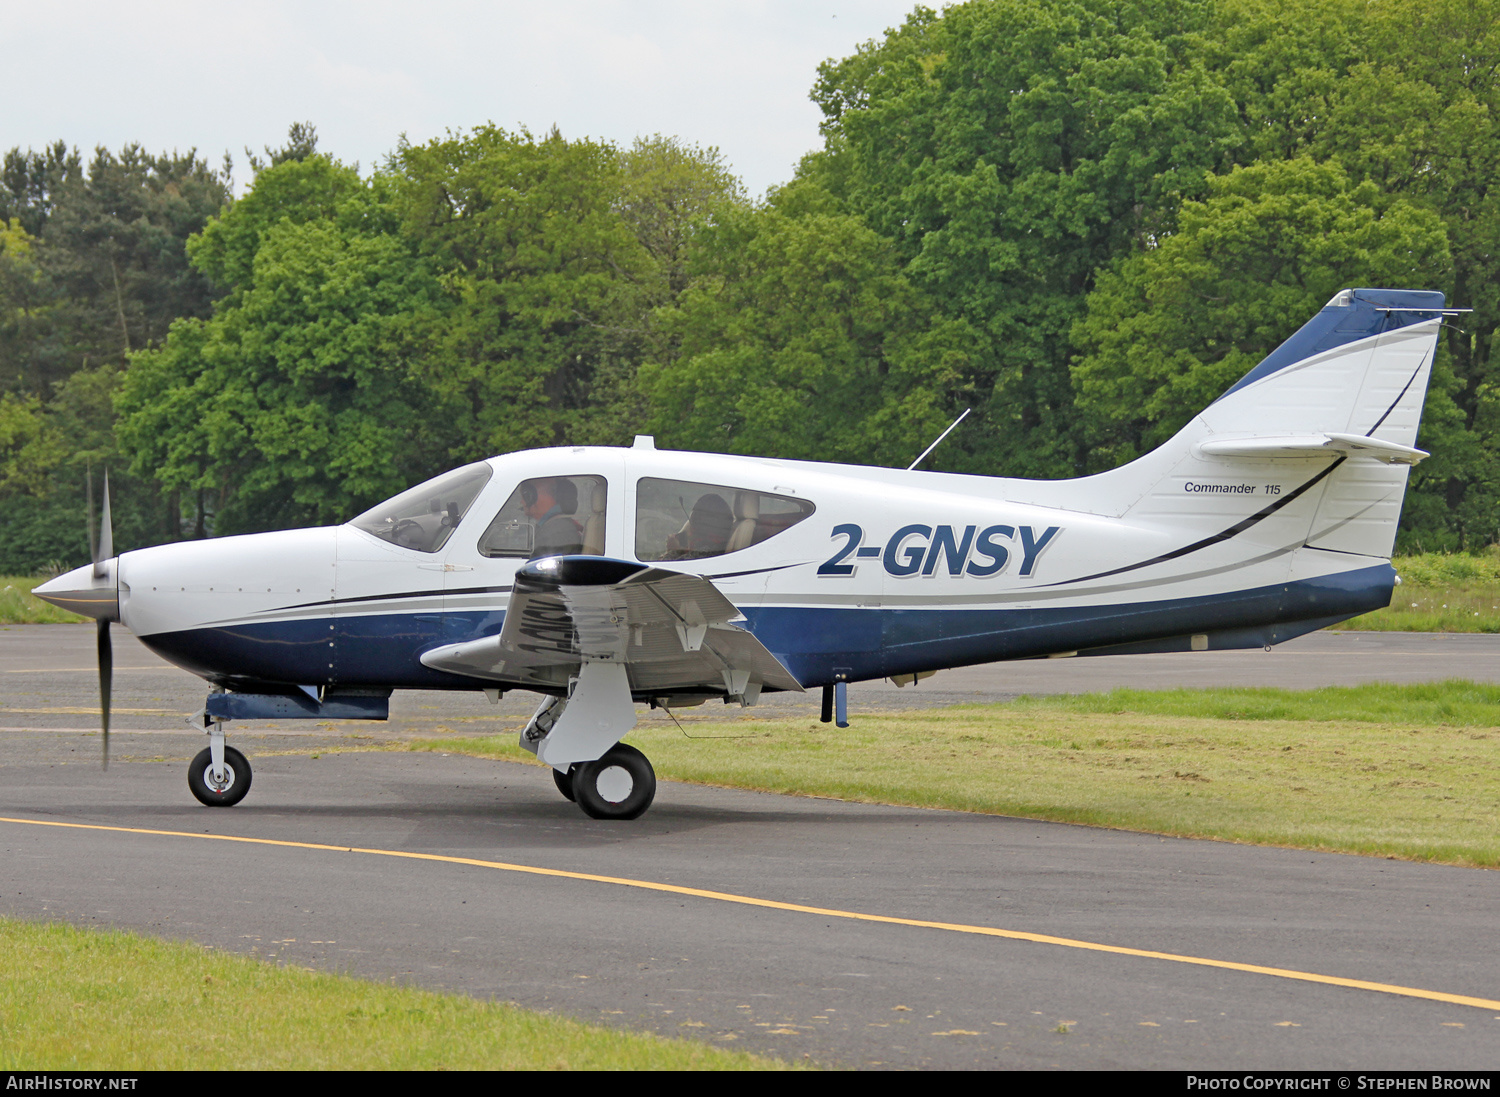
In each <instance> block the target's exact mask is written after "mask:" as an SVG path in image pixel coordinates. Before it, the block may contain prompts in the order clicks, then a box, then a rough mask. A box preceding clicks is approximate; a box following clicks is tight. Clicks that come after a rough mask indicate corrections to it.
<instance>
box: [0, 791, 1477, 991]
mask: <svg viewBox="0 0 1500 1097" xmlns="http://www.w3.org/2000/svg"><path fill="white" fill-rule="evenodd" d="M0 823H15V824H18V825H23V826H35V827H63V828H65V829H69V830H98V831H109V832H113V833H117V834H149V835H155V836H158V837H164V838H197V839H207V840H209V841H214V842H243V843H246V844H249V845H257V846H281V847H284V848H288V849H310V850H322V851H326V852H328V853H363V854H367V855H369V856H373V857H400V858H404V859H406V860H410V861H439V862H442V863H445V864H450V865H471V866H473V867H475V868H489V869H497V870H499V871H501V872H520V873H525V874H528V875H531V876H552V877H556V878H558V879H562V880H585V881H588V882H590V883H595V884H614V885H616V886H618V887H630V888H640V889H642V890H644V891H664V892H668V893H670V894H673V895H690V896H692V897H694V898H697V899H713V900H716V901H718V902H721V903H736V904H738V905H740V906H747V907H765V908H767V909H770V910H786V911H792V912H794V913H797V914H816V915H818V916H819V917H821V918H843V919H848V920H851V921H856V922H877V923H881V924H884V925H893V926H914V927H916V928H918V929H940V930H946V931H947V932H949V933H971V934H975V935H977V936H980V937H1002V938H1005V939H1006V940H1011V941H1030V942H1032V943H1034V944H1039V945H1058V946H1060V947H1063V948H1078V949H1085V950H1087V951H1089V952H1108V953H1113V954H1115V955H1117V956H1136V957H1139V958H1141V959H1146V960H1171V961H1172V962H1174V963H1178V964H1195V965H1197V966H1198V967H1212V968H1223V969H1225V970H1228V971H1243V972H1248V973H1250V974H1252V975H1272V976H1275V977H1277V978H1279V979H1296V980H1298V981H1299V982H1303V983H1323V984H1325V985H1327V986H1335V987H1348V988H1350V989H1352V990H1371V991H1375V992H1377V993H1380V994H1397V995H1401V996H1402V997H1405V998H1425V999H1427V1000H1428V1001H1432V1002H1447V1003H1449V1004H1450V1005H1458V1006H1474V1007H1475V1008H1477V1009H1488V1010H1500V1001H1495V1000H1493V999H1490V998H1472V997H1469V996H1468V995H1465V994H1446V993H1444V992H1443V991H1440V990H1423V989H1421V988H1420V987H1403V986H1398V985H1396V984H1394V983H1374V982H1370V981H1368V980H1365V979H1345V978H1343V977H1342V976H1338V975H1319V974H1317V973H1316V972H1311V971H1295V970H1293V969H1291V968H1279V967H1265V966H1263V965H1260V964H1241V963H1236V962H1235V961H1233V960H1214V959H1211V958H1209V957H1205V956H1184V955H1181V954H1179V953H1175V952H1155V951H1153V950H1151V949H1141V948H1125V947H1124V946H1122V945H1105V944H1100V943H1099V942H1097V941H1080V940H1077V939H1075V938H1072V937H1053V936H1051V935H1050V934H1045V933H1026V932H1024V931H1022V930H1016V929H997V928H995V927H993V926H971V925H965V924H964V923H962V922H932V921H926V920H924V919H919V918H895V917H892V916H890V915H887V914H864V913H861V912H859V911H853V910H837V909H834V908H831V907H814V906H807V905H805V904H803V903H783V902H780V901H779V900H776V899H758V898H756V897H755V896H753V895H736V894H734V893H733V892H727V891H708V890H706V889H704V888H692V887H683V886H682V885H680V884H663V883H658V882H656V881H654V880H635V879H631V878H630V877H628V876H600V875H598V874H596V873H592V872H570V871H568V870H566V869H558V868H541V867H540V866H537V865H516V864H510V863H508V862H505V861H482V860H479V859H478V858H474V857H450V856H447V855H446V854H441V853H413V852H410V851H408V850H402V849H364V848H361V847H359V846H330V845H323V844H321V843H317V842H288V841H283V840H281V839H277V838H246V837H242V836H240V835H235V834H194V833H192V832H190V831H184V830H151V829H148V828H146V827H111V826H102V825H99V824H96V823H62V822H56V821H54V820H49V819H11V818H6V817H4V816H0Z"/></svg>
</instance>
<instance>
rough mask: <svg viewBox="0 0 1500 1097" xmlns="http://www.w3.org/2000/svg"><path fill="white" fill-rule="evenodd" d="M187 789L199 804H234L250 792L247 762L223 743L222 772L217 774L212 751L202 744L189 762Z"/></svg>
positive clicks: (230, 805)
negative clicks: (200, 748) (202, 746)
mask: <svg viewBox="0 0 1500 1097" xmlns="http://www.w3.org/2000/svg"><path fill="white" fill-rule="evenodd" d="M188 788H190V789H191V790H192V792H193V795H194V796H196V797H197V798H198V802H199V803H200V804H205V805H207V806H208V807H211V808H227V807H233V806H234V805H235V804H237V803H239V802H240V801H241V800H243V799H244V798H245V793H247V792H249V791H250V763H249V762H248V761H246V760H245V756H244V755H243V754H241V753H240V752H239V751H237V750H235V749H234V748H233V747H229V746H226V747H225V748H224V768H223V771H222V772H221V773H219V774H217V775H216V774H215V773H214V760H213V752H212V751H211V750H209V749H208V748H207V747H204V748H203V749H202V750H200V751H199V752H198V754H197V756H196V757H194V759H193V760H192V762H191V763H189V764H188Z"/></svg>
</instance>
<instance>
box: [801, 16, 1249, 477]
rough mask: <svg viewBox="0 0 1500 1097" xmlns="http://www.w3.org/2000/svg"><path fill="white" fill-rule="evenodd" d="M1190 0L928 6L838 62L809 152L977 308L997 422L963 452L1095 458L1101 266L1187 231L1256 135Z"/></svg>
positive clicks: (965, 440)
mask: <svg viewBox="0 0 1500 1097" xmlns="http://www.w3.org/2000/svg"><path fill="white" fill-rule="evenodd" d="M1209 12H1210V7H1209V5H1208V4H1207V3H1198V2H1193V0H1180V2H1178V0H1160V2H1157V3H1151V4H1129V5H1126V4H1118V3H1112V2H1107V0H998V2H994V3H984V4H979V3H971V4H967V5H963V6H960V7H953V8H949V9H947V10H945V11H944V13H943V15H942V17H941V18H933V16H932V15H931V13H930V12H925V11H918V13H917V14H916V15H914V16H913V17H912V18H911V19H910V20H908V22H907V24H906V25H905V26H904V27H903V28H901V29H900V30H899V31H896V32H893V33H891V34H888V35H887V37H886V40H885V42H883V43H881V44H878V45H871V46H869V47H866V48H865V49H864V50H862V51H861V52H860V53H859V54H857V55H856V56H855V57H854V58H851V59H849V60H848V61H845V62H842V63H839V64H830V65H826V66H825V67H824V68H823V69H822V70H821V79H820V81H819V83H818V85H817V88H816V89H815V93H814V94H815V98H816V99H817V100H818V102H819V105H820V106H821V107H822V109H823V111H824V114H825V126H824V129H825V134H826V135H827V149H826V152H825V155H824V156H823V157H821V158H818V159H816V160H814V161H811V162H809V165H808V166H809V169H810V170H812V171H815V172H818V173H820V178H821V181H823V182H824V184H825V186H826V187H827V188H828V189H829V190H830V191H832V192H833V193H835V194H836V195H837V196H838V197H839V198H840V199H842V200H843V201H844V202H845V203H846V204H847V207H848V209H849V210H851V211H852V212H854V213H856V214H858V215H860V216H862V217H863V218H864V219H865V221H866V223H867V224H868V225H869V226H870V227H871V228H872V229H874V230H875V231H876V232H877V233H879V234H880V235H882V236H884V237H886V238H887V239H890V240H891V241H893V243H894V245H895V246H896V248H897V249H898V253H899V254H900V255H901V256H902V257H903V259H904V260H905V261H906V272H907V274H908V275H909V277H910V278H911V279H912V280H913V282H914V284H916V285H918V286H919V287H920V288H922V289H923V290H924V291H925V292H927V293H928V294H930V295H931V297H932V298H933V299H934V300H937V301H940V302H942V303H943V307H944V310H945V311H946V312H947V313H948V315H949V316H951V317H952V318H953V319H955V320H957V321H959V322H961V323H962V324H963V325H964V326H965V328H966V329H967V332H968V338H969V340H970V341H971V343H972V345H973V347H974V353H973V355H972V356H971V358H970V362H969V366H968V373H967V376H966V383H967V386H968V387H969V388H970V389H972V390H973V391H974V392H975V393H977V394H980V399H981V410H983V411H984V412H985V413H986V417H987V419H988V422H987V423H984V422H982V423H981V424H979V425H978V426H977V428H976V429H974V430H972V431H971V430H966V431H965V432H964V434H963V435H962V437H961V439H960V440H956V445H955V446H954V447H953V448H951V449H949V450H948V451H947V452H946V454H945V460H946V461H947V462H949V463H950V466H951V467H960V468H966V469H975V470H984V471H990V472H1000V471H1006V472H1011V473H1017V474H1032V475H1037V474H1040V475H1058V474H1065V473H1067V472H1069V471H1072V470H1074V469H1076V468H1077V467H1079V465H1080V463H1081V461H1082V449H1081V446H1080V443H1081V439H1080V438H1079V437H1078V436H1077V434H1076V433H1075V432H1074V430H1073V423H1072V420H1073V416H1072V388H1071V385H1070V382H1069V378H1068V361H1069V358H1070V356H1071V345H1070V342H1069V331H1070V328H1071V326H1072V324H1073V322H1074V321H1075V320H1076V319H1077V318H1078V317H1079V316H1080V315H1081V312H1082V302H1083V299H1084V296H1085V295H1086V294H1087V293H1088V292H1089V290H1090V289H1092V287H1093V281H1094V278H1095V274H1096V271H1098V270H1099V269H1101V268H1102V267H1104V266H1106V265H1107V264H1108V263H1109V262H1110V261H1111V260H1113V259H1114V258H1116V257H1117V256H1119V255H1120V254H1122V253H1124V252H1125V251H1127V250H1129V249H1130V248H1131V247H1132V246H1134V245H1136V244H1137V243H1139V242H1140V241H1143V240H1145V239H1149V238H1151V237H1152V236H1153V235H1159V234H1162V233H1165V232H1168V231H1170V229H1171V226H1172V223H1173V217H1174V215H1175V210H1176V208H1177V205H1178V204H1179V202H1180V201H1181V199H1182V198H1183V197H1194V196H1197V195H1200V194H1201V193H1202V189H1203V185H1204V179H1205V177H1206V175H1207V173H1208V172H1209V171H1211V170H1214V169H1216V168H1220V167H1222V166H1223V165H1224V164H1226V163H1228V162H1229V157H1230V154H1231V152H1232V151H1233V150H1234V149H1235V148H1236V147H1237V146H1238V145H1239V143H1240V142H1241V140H1242V137H1241V130H1240V123H1239V120H1238V118H1237V115H1236V110H1235V104H1234V103H1233V101H1232V100H1231V98H1230V96H1229V95H1228V93H1227V92H1226V91H1225V90H1224V89H1223V88H1222V86H1221V85H1220V84H1219V83H1217V82H1216V80H1215V79H1214V77H1213V75H1212V74H1211V73H1209V72H1207V71H1206V70H1205V68H1204V66H1203V64H1202V61H1201V58H1200V56H1199V53H1198V49H1197V47H1198V43H1199V41H1200V38H1201V34H1202V32H1203V30H1204V28H1205V27H1206V26H1207V24H1208V15H1209Z"/></svg>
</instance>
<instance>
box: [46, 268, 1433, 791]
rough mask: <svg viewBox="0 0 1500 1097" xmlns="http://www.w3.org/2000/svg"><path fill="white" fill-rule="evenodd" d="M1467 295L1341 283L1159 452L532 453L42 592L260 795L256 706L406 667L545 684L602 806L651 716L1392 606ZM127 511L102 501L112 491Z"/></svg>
mask: <svg viewBox="0 0 1500 1097" xmlns="http://www.w3.org/2000/svg"><path fill="white" fill-rule="evenodd" d="M1444 315H1445V309H1444V301H1443V296H1442V294H1440V293H1435V292H1427V291H1413V290H1376V289H1353V290H1344V291H1343V292H1341V293H1339V294H1338V295H1337V296H1335V297H1334V298H1333V299H1332V300H1331V301H1329V302H1328V304H1327V305H1326V306H1325V307H1324V308H1323V309H1322V310H1321V311H1320V312H1319V313H1318V314H1317V315H1316V316H1314V317H1313V318H1312V319H1311V320H1310V321H1309V322H1308V323H1306V324H1305V325H1303V327H1302V328H1301V329H1300V330H1298V331H1297V332H1296V333H1295V334H1294V335H1292V336H1291V337H1290V338H1289V339H1288V340H1287V341H1286V342H1285V343H1283V344H1282V345H1281V346H1280V347H1279V348H1277V350H1276V351H1274V352H1273V353H1272V354H1271V355H1269V356H1268V357H1267V358H1266V359H1265V360H1264V361H1263V362H1261V363H1260V364H1259V365H1258V366H1256V367H1255V368H1254V369H1252V370H1251V371H1250V372H1249V373H1247V374H1246V375H1245V376H1244V377H1243V378H1241V379H1240V380H1239V381H1238V382H1237V383H1235V384H1234V385H1233V386H1232V387H1231V388H1230V389H1229V390H1228V391H1227V392H1225V393H1224V394H1223V395H1222V396H1220V397H1219V398H1218V399H1217V400H1215V401H1214V402H1213V403H1212V404H1210V405H1209V406H1208V407H1207V408H1205V409H1204V410H1203V411H1202V412H1200V413H1199V414H1198V415H1197V416H1195V417H1194V418H1193V420H1192V421H1191V422H1189V423H1188V424H1187V426H1185V427H1183V428H1182V430H1181V431H1179V432H1178V434H1177V435H1176V436H1175V437H1174V438H1172V439H1171V440H1170V441H1169V442H1167V443H1166V444H1164V445H1163V446H1161V447H1160V448H1159V449H1157V450H1155V451H1154V452H1152V453H1149V454H1147V455H1145V456H1144V457H1141V458H1140V459H1138V460H1136V461H1133V462H1131V463H1130V464H1127V465H1124V466H1122V467H1120V468H1117V469H1114V470H1112V471H1110V472H1104V473H1100V474H1098V475H1095V476H1086V477H1082V478H1080V479H1074V480H1059V481H1029V480H1014V479H1003V478H992V477H984V476H964V475H955V474H949V473H938V472H920V471H913V470H911V469H906V470H900V469H887V468H868V467H859V466H850V465H832V464H820V463H815V462H808V461H782V460H769V459H761V458H753V457H731V456H718V455H712V454H704V453H689V452H673V451H665V450H658V449H656V448H655V446H654V444H653V442H652V440H651V439H650V438H646V437H641V438H637V439H636V443H635V445H634V446H633V447H631V448H628V449H615V448H594V447H582V446H579V447H573V448H568V447H564V448H557V449H543V450H529V451H525V452H520V453H511V454H507V455H505V456H502V457H493V458H491V459H489V460H487V461H481V462H478V463H476V464H472V465H467V466H465V467H463V468H460V469H457V470H454V471H453V472H449V473H447V474H446V475H443V476H439V477H438V478H436V479H434V480H430V481H428V482H426V483H424V484H420V485H418V486H417V487H414V488H412V489H410V490H409V491H406V492H403V493H402V494H400V495H397V496H396V497H394V498H392V499H389V500H387V501H385V502H383V503H381V504H380V505H379V506H376V507H373V508H371V509H370V510H368V511H366V512H365V513H364V514H362V515H360V516H359V517H357V518H355V519H354V520H353V521H351V522H349V523H347V524H345V525H342V526H333V527H325V528H318V529H302V530H289V531H281V532H273V533H260V534H253V535H249V536H241V537H224V538H219V539H214V540H206V541H185V542H181V543H178V544H170V545H162V546H158V547H155V548H148V549H140V550H137V551H134V552H125V553H121V554H120V555H118V556H114V555H112V550H111V548H110V544H109V533H108V522H107V520H106V522H105V523H104V530H103V532H102V535H101V537H100V542H101V544H100V547H99V549H98V550H97V551H96V553H95V557H96V559H95V562H94V563H93V564H92V565H86V566H84V567H82V568H78V569H76V570H74V571H71V572H69V573H67V574H65V575H62V576H59V577H58V578H56V579H54V580H52V581H50V582H48V583H46V584H45V585H43V586H41V587H38V588H37V590H36V594H37V595H38V596H39V597H41V598H44V599H46V600H47V601H49V602H52V603H54V604H56V605H58V606H62V607H64V608H67V609H72V610H76V611H77V612H80V613H83V614H86V615H88V616H90V617H93V618H95V619H96V620H97V621H98V628H99V637H100V668H101V690H102V694H103V697H102V700H103V711H104V721H105V734H106V740H105V750H106V759H107V752H108V740H107V735H108V704H109V665H110V654H109V635H108V628H109V622H111V621H119V622H122V623H123V624H124V625H125V626H126V627H127V628H129V629H130V630H131V631H132V632H133V633H135V634H136V635H137V636H138V637H140V639H141V640H142V642H144V643H145V644H146V645H147V646H148V647H150V648H151V649H152V650H154V651H156V652H158V653H159V654H161V655H162V656H164V657H165V658H167V659H168V660H170V661H171V662H173V663H175V664H177V665H178V666H180V667H184V668H186V669H187V670H189V671H192V672H193V673H195V674H198V675H201V676H202V677H203V678H205V679H207V680H208V681H209V682H210V683H211V684H212V686H213V687H214V689H213V692H211V693H210V694H209V696H208V700H207V703H206V705H205V708H204V710H203V711H202V712H201V713H199V714H198V716H197V721H198V723H199V725H200V726H202V727H203V728H204V729H205V731H206V732H207V733H208V736H209V746H208V748H207V749H205V750H204V751H203V752H202V753H200V754H199V756H198V757H197V758H196V759H195V760H194V761H193V763H192V765H191V766H190V769H189V786H190V788H191V789H192V791H193V793H194V794H195V795H196V796H197V797H198V799H199V800H201V801H202V802H203V803H205V804H209V805H230V804H234V803H237V802H239V800H240V799H241V798H242V797H243V796H244V795H245V793H246V791H248V789H249V786H250V767H249V764H248V763H247V762H246V760H245V758H244V756H243V755H242V754H240V753H239V752H238V751H236V750H234V749H233V748H231V747H229V746H227V745H226V744H225V741H224V731H225V726H226V724H227V723H229V722H231V721H233V720H236V719H267V718H279V717H286V718H295V717H301V718H319V719H330V718H332V719H343V718H370V719H383V718H385V716H386V714H387V711H388V704H389V697H390V694H391V692H392V691H393V690H396V689H449V690H474V691H476V692H477V691H481V690H482V691H485V692H486V693H488V694H489V696H490V697H491V699H494V700H498V698H499V695H500V694H501V693H502V692H504V691H507V690H512V689H521V690H530V691H532V692H535V693H538V694H541V695H542V701H541V705H540V707H539V708H538V709H537V710H536V714H535V715H534V716H533V717H532V718H531V721H530V722H529V723H528V724H527V726H526V728H525V730H524V731H523V732H522V733H521V743H522V745H523V746H525V747H526V748H527V749H528V750H530V751H532V752H534V753H535V754H536V756H537V757H538V759H540V760H541V761H542V762H544V763H546V764H547V765H549V766H551V767H552V769H553V773H554V778H555V780H556V782H557V786H558V788H559V790H560V791H561V792H562V793H563V795H564V796H566V797H568V798H569V799H571V800H575V801H576V802H577V803H578V805H579V806H580V807H581V808H582V809H583V810H584V811H585V812H587V813H588V814H589V815H591V816H593V817H595V818H624V819H628V818H634V817H636V816H638V815H640V814H641V813H642V812H644V811H645V810H646V808H647V807H649V806H650V803H651V800H652V798H653V796H654V794H655V788H656V778H655V774H654V772H653V771H652V768H651V764H650V762H649V761H647V759H646V758H645V756H644V755H642V754H641V753H640V752H639V751H637V750H635V749H634V748H632V747H630V746H627V745H626V744H624V743H622V742H621V739H622V738H623V737H624V736H625V735H626V733H628V732H629V731H630V730H631V728H632V727H633V726H634V725H635V722H636V716H635V711H636V710H635V706H636V705H638V704H650V705H652V706H660V707H665V708H669V709H670V708H674V707H680V706H687V705H695V704H700V703H702V702H704V701H723V702H725V703H736V704H740V705H754V704H755V703H756V701H757V700H758V699H759V697H760V696H761V694H762V693H764V692H767V691H777V690H794V691H802V690H809V689H821V690H822V691H823V719H824V720H825V721H826V720H828V719H830V718H831V717H832V716H834V715H835V712H836V715H837V717H838V722H839V724H840V725H841V726H842V725H844V724H845V704H846V698H845V686H846V684H847V683H850V682H860V681H867V680H872V679H879V678H884V677H889V678H892V679H895V680H896V681H897V683H898V684H905V683H907V682H911V681H914V680H915V679H916V678H918V677H925V676H926V675H927V674H928V673H930V672H933V671H936V670H939V669H942V668H946V667H956V666H964V665H969V664H976V663H988V662H994V661H997V660H1008V659H1025V658H1034V657H1039V656H1058V655H1080V656H1085V655H1107V654H1109V655H1112V654H1122V653H1132V652H1164V651H1205V650H1222V649H1229V648H1249V647H1262V646H1266V647H1269V646H1270V645H1272V644H1276V643H1280V642H1281V641H1284V640H1287V639H1290V638H1291V637H1294V636H1298V635H1301V634H1303V633H1306V632H1310V631H1312V630H1314V629H1318V628H1322V627H1323V626H1325V625H1329V624H1333V623H1334V622H1337V621H1341V620H1345V619H1347V618H1349V617H1353V616H1356V615H1358V614H1361V613H1366V612H1368V611H1370V610H1373V609H1377V608H1379V607H1382V606H1385V605H1388V604H1389V602H1390V599H1391V593H1392V590H1393V589H1394V584H1395V583H1396V582H1397V581H1398V580H1397V576H1396V573H1395V571H1394V570H1393V568H1392V567H1391V563H1390V556H1391V550H1392V546H1393V542H1394V539H1395V534H1396V524H1397V520H1398V518H1399V516H1400V512H1401V503H1402V497H1403V495H1404V493H1405V490H1406V481H1407V476H1408V473H1409V471H1410V466H1411V465H1414V464H1416V463H1417V462H1418V461H1420V460H1421V459H1422V458H1423V457H1425V456H1427V455H1426V454H1425V453H1423V452H1422V451H1421V450H1419V449H1416V448H1415V443H1416V436H1417V426H1418V422H1419V419H1420V416H1421V411H1422V404H1423V398H1424V395H1425V393H1426V390H1427V383H1428V378H1429V374H1430V371H1431V368H1432V360H1433V354H1434V352H1435V349H1436V344H1437V335H1438V330H1439V328H1440V326H1441V324H1442V319H1443V316H1444ZM105 507H106V514H107V508H108V501H107V497H106V503H105Z"/></svg>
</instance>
